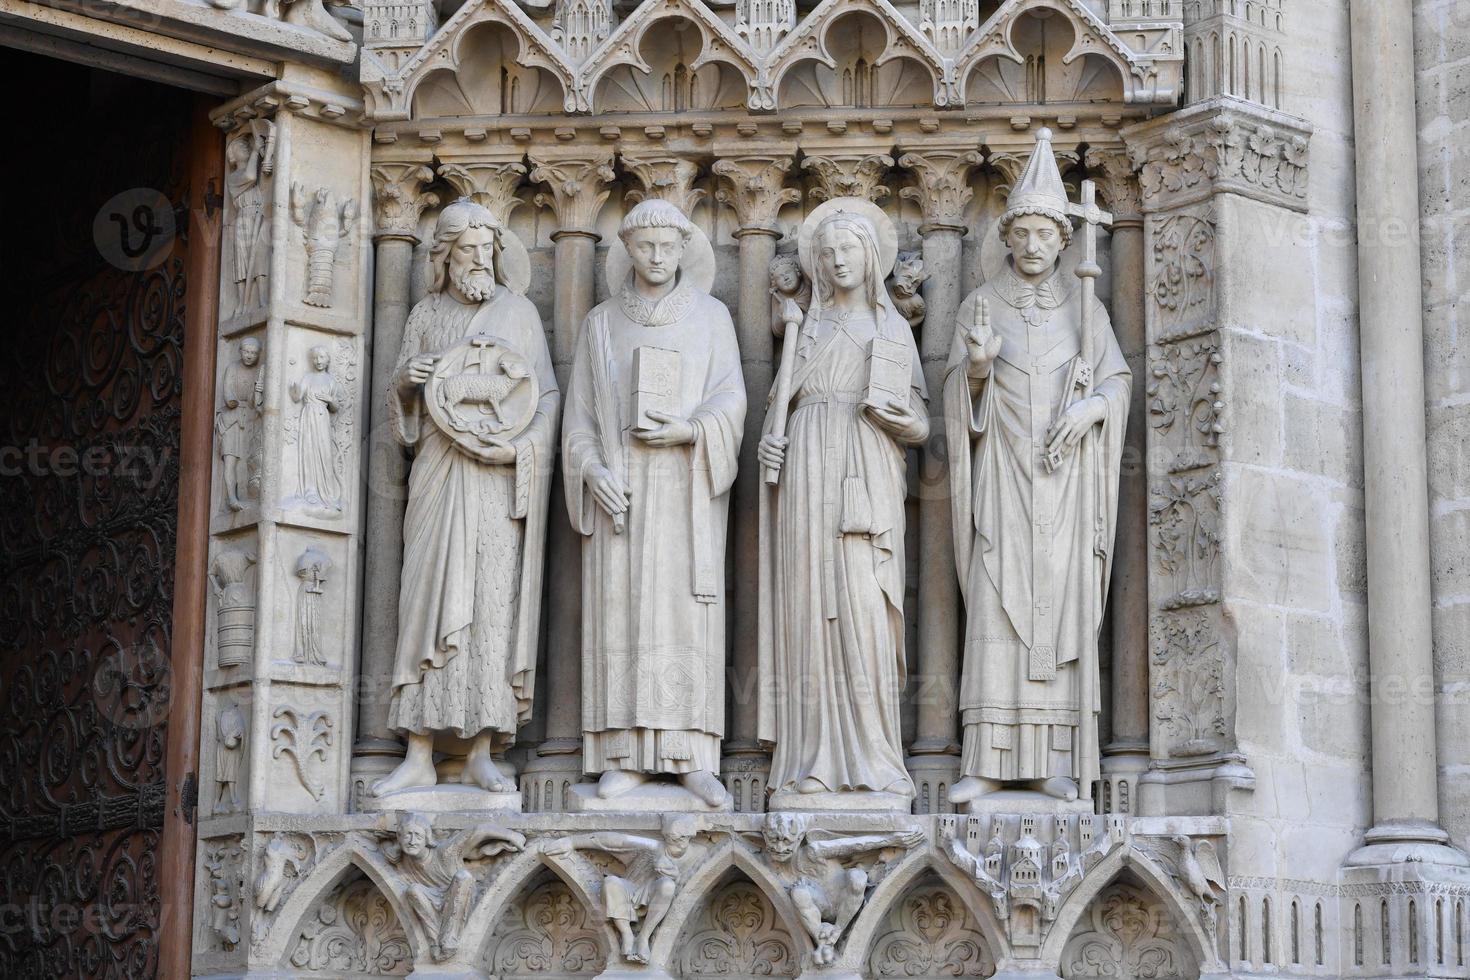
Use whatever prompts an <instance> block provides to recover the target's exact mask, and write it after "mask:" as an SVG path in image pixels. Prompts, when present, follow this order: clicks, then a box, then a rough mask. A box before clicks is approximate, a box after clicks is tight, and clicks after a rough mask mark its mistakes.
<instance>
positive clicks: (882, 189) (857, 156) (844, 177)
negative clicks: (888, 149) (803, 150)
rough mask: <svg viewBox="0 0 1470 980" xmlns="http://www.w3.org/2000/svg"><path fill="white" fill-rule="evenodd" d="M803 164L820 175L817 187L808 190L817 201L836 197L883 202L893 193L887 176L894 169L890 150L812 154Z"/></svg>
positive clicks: (811, 171) (809, 170)
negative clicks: (888, 152)
mask: <svg viewBox="0 0 1470 980" xmlns="http://www.w3.org/2000/svg"><path fill="white" fill-rule="evenodd" d="M801 167H802V169H803V170H806V171H808V172H810V173H811V174H812V175H813V177H815V178H816V181H817V183H816V186H814V187H813V188H812V189H811V190H810V191H809V192H808V196H810V197H811V198H812V199H813V200H815V201H829V200H831V199H832V198H834V197H860V198H862V199H864V200H867V201H881V200H883V199H884V198H885V197H887V196H888V195H889V193H890V192H889V189H888V187H887V186H886V185H885V184H884V183H883V176H884V174H886V173H888V171H889V170H891V169H893V157H891V156H888V155H887V154H886V153H833V154H827V155H823V156H809V157H807V158H806V159H805V160H803V161H802V164H801Z"/></svg>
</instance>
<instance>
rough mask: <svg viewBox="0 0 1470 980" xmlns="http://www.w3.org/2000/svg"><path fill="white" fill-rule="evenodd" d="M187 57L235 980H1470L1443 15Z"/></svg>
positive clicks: (672, 32)
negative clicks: (201, 247)
mask: <svg viewBox="0 0 1470 980" xmlns="http://www.w3.org/2000/svg"><path fill="white" fill-rule="evenodd" d="M102 6H117V7H118V8H119V10H122V9H123V8H124V7H126V6H127V5H126V4H122V3H118V4H112V3H111V2H110V0H108V2H105V3H103V4H102ZM154 7H157V8H158V10H156V11H154V12H153V14H151V16H153V17H155V20H154V21H153V22H151V23H150V24H149V25H148V26H147V27H146V29H140V28H138V27H136V26H129V25H128V24H127V23H126V18H104V19H100V20H98V21H97V26H96V28H95V29H96V31H98V32H99V36H102V35H105V36H106V37H108V38H110V39H111V42H110V43H114V44H115V45H119V46H124V47H125V46H127V45H128V44H133V43H136V42H137V41H138V38H136V37H133V36H131V35H128V34H127V32H128V31H133V32H135V33H136V32H139V31H140V30H141V31H142V33H144V34H148V33H149V32H152V33H154V34H157V35H158V36H159V37H160V38H161V39H162V40H160V42H159V43H160V44H161V45H163V47H162V48H161V49H160V50H163V51H164V52H165V54H166V58H165V60H170V61H172V62H173V63H176V64H177V65H180V66H187V65H191V64H193V62H190V60H189V59H191V58H193V59H195V61H201V60H204V61H207V60H208V58H207V57H206V56H205V55H203V54H201V53H199V52H198V51H196V50H195V48H197V47H198V45H199V43H200V41H201V39H212V41H213V42H215V43H216V46H217V48H218V49H219V51H220V53H219V55H218V57H219V58H226V59H227V60H228V59H233V60H232V61H230V64H231V65H232V67H231V69H230V73H231V75H232V78H233V80H232V81H231V82H230V83H229V84H228V85H225V84H224V83H220V85H216V88H215V90H214V91H215V93H216V95H217V96H218V98H219V104H218V106H217V108H216V109H215V110H214V111H213V113H212V114H211V118H212V120H213V122H214V123H215V125H216V126H217V127H218V130H219V133H220V140H221V141H222V142H223V144H224V155H223V159H224V181H223V187H222V189H221V196H220V199H219V202H220V203H219V206H220V208H221V209H222V210H221V212H220V221H219V225H218V232H219V235H220V249H221V256H220V259H221V261H220V268H221V275H220V282H219V303H218V330H217V346H216V351H217V356H216V362H217V369H216V383H215V386H214V388H215V405H214V406H213V408H212V410H211V413H210V414H211V417H212V418H213V419H214V424H215V430H216V431H215V437H214V439H215V452H214V454H213V458H212V466H211V480H212V483H211V486H212V490H211V495H212V496H211V508H210V514H209V547H208V554H207V556H206V557H205V562H206V566H207V572H208V576H209V582H210V584H211V589H210V593H209V598H208V600H207V604H206V609H205V613H204V616H205V620H204V623H205V629H204V637H205V642H204V649H203V651H202V657H203V680H202V694H201V698H202V701H201V705H202V710H201V715H200V724H199V756H198V759H199V762H198V766H199V769H198V781H199V791H198V794H197V812H196V814H195V820H196V826H197V848H196V853H195V861H194V865H195V875H194V882H193V912H192V931H191V939H190V963H191V966H190V970H191V973H192V975H193V976H197V977H260V978H264V977H352V978H358V977H373V976H400V975H411V976H415V977H475V978H490V977H515V978H519V980H532V978H543V980H570V978H580V977H586V978H589V980H590V978H593V977H616V978H619V980H633V978H637V977H640V976H647V977H649V978H650V980H660V978H670V977H677V978H679V980H696V978H700V977H706V976H724V977H755V976H784V977H794V976H797V975H803V976H812V977H818V978H820V977H830V978H834V980H835V978H841V980H854V978H857V977H862V978H864V980H881V978H890V977H908V978H937V977H991V976H995V977H1004V978H1022V977H1025V978H1051V980H1062V978H1066V980H1071V978H1081V977H1160V978H1175V977H1177V978H1200V977H1219V978H1224V977H1255V976H1265V975H1272V976H1315V977H1361V978H1369V977H1372V978H1387V977H1445V978H1453V977H1460V978H1470V963H1467V957H1470V935H1467V933H1470V856H1467V854H1466V851H1465V848H1466V847H1467V846H1470V768H1467V767H1470V756H1467V752H1470V749H1467V748H1466V746H1467V744H1470V738H1467V737H1466V733H1467V732H1470V706H1467V703H1466V701H1465V697H1464V692H1465V690H1466V687H1467V684H1470V668H1467V658H1466V655H1465V654H1466V649H1467V642H1466V640H1465V636H1466V634H1467V626H1466V624H1465V623H1464V622H1463V619H1464V616H1463V613H1464V610H1465V609H1467V608H1470V602H1467V601H1466V600H1465V598H1464V597H1465V595H1467V594H1470V588H1467V587H1466V586H1465V582H1464V581H1463V579H1464V576H1465V573H1464V569H1465V568H1467V567H1470V533H1467V531H1466V525H1465V523H1464V518H1463V515H1464V513H1465V509H1464V508H1463V507H1462V504H1463V503H1464V501H1465V500H1466V499H1467V498H1470V489H1467V478H1466V475H1465V474H1466V473H1467V472H1470V468H1467V466H1466V462H1465V460H1466V458H1467V450H1466V440H1465V433H1466V426H1465V424H1464V418H1463V417H1464V416H1465V413H1466V411H1467V409H1466V404H1467V401H1470V400H1467V399H1466V397H1465V396H1466V393H1467V390H1470V382H1467V381H1466V378H1467V377H1470V368H1467V367H1466V362H1465V357H1466V355H1465V353H1464V350H1463V345H1462V344H1460V343H1458V340H1457V338H1458V337H1459V332H1458V330H1459V327H1458V323H1459V320H1458V318H1459V316H1460V312H1459V306H1458V305H1457V304H1458V301H1459V300H1460V299H1462V298H1463V296H1462V290H1461V286H1460V285H1457V283H1458V284H1463V283H1464V282H1465V281H1466V280H1467V278H1470V259H1467V255H1470V250H1467V249H1466V248H1465V247H1464V241H1463V237H1464V236H1463V234H1460V232H1461V231H1462V230H1463V227H1464V222H1465V219H1466V216H1467V211H1470V189H1467V186H1466V184H1465V181H1464V180H1463V179H1462V178H1463V176H1464V171H1465V167H1464V159H1463V158H1464V155H1465V150H1464V147H1465V146H1466V145H1470V122H1467V121H1466V120H1467V118H1470V94H1467V92H1466V90H1465V88H1464V86H1463V85H1462V84H1457V81H1456V79H1458V78H1460V74H1457V73H1461V74H1462V73H1463V71H1464V70H1465V68H1466V65H1467V64H1470V55H1467V54H1466V51H1467V44H1470V8H1467V6H1466V4H1465V2H1464V0H1434V2H1425V3H1420V4H1414V5H1412V9H1411V5H1409V4H1407V3H1372V2H1368V0H1351V2H1340V0H999V2H997V0H923V2H916V3H897V2H891V0H821V2H818V3H810V2H805V0H796V2H792V0H735V2H730V0H645V2H629V0H463V2H458V0H389V2H380V0H363V2H362V4H361V5H360V6H358V5H346V6H341V5H336V4H333V5H330V6H323V4H322V3H321V0H290V2H289V3H275V2H266V3H264V4H257V3H256V2H255V0H242V2H239V3H234V4H231V3H227V2H223V0H211V5H208V6H206V5H205V4H201V3H194V2H192V0H158V2H157V3H156V4H154ZM165 8H166V9H165ZM175 8H177V9H175ZM129 9H131V8H129ZM152 9H153V8H150V10H152ZM94 14H95V12H94ZM74 16H77V17H82V15H80V14H77V15H74ZM83 19H86V18H83ZM104 20H105V23H104V22H103V21H104ZM227 52H234V53H233V54H228V56H227V55H226V53H227ZM161 57H162V56H161ZM178 70H179V71H184V72H192V71H196V70H197V65H195V66H194V67H179V69H178ZM221 85H223V88H221V87H220V86H221ZM231 86H233V88H231ZM226 89H228V90H226Z"/></svg>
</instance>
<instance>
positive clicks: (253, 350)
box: [240, 337, 260, 367]
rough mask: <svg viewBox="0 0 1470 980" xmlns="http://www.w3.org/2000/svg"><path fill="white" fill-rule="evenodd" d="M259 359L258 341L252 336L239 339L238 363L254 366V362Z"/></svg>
mask: <svg viewBox="0 0 1470 980" xmlns="http://www.w3.org/2000/svg"><path fill="white" fill-rule="evenodd" d="M258 360H260V341H259V340H257V339H256V338H254V337H246V338H245V339H244V340H242V341H240V363H241V364H243V365H245V366H246V367H255V362H256V361H258Z"/></svg>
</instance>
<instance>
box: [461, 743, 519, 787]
mask: <svg viewBox="0 0 1470 980" xmlns="http://www.w3.org/2000/svg"><path fill="white" fill-rule="evenodd" d="M459 781H460V782H461V783H464V784H465V785H466V786H478V787H480V788H481V789H483V790H488V791H489V792H491V793H514V792H515V790H516V784H515V780H513V779H506V778H505V774H504V773H502V772H501V771H500V767H499V766H497V765H496V764H495V760H494V759H492V758H490V754H489V753H488V752H485V753H480V752H471V753H470V754H469V756H468V757H467V758H466V759H465V760H464V769H463V770H461V772H460V774H459Z"/></svg>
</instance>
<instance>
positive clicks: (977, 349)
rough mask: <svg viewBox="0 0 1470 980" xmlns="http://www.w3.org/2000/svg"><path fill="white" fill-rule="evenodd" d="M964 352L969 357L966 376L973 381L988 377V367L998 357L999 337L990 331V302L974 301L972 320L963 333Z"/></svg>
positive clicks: (982, 299) (985, 300)
mask: <svg viewBox="0 0 1470 980" xmlns="http://www.w3.org/2000/svg"><path fill="white" fill-rule="evenodd" d="M965 352H966V353H967V354H968V355H969V369H968V372H967V373H968V374H969V376H970V378H971V379H972V380H974V381H983V380H985V379H986V378H988V377H990V366H991V364H992V363H994V361H995V359H996V358H997V357H999V356H1000V336H999V335H998V334H996V332H995V331H994V330H991V329H990V301H989V300H987V299H985V297H983V296H982V297H980V298H979V299H977V300H976V301H975V315H974V320H973V321H972V322H971V324H970V329H969V330H968V331H966V333H965Z"/></svg>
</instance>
